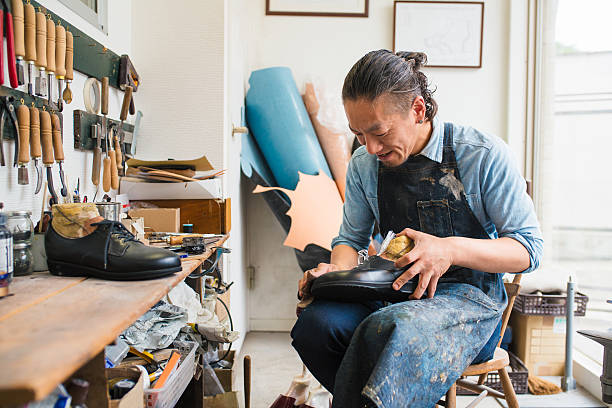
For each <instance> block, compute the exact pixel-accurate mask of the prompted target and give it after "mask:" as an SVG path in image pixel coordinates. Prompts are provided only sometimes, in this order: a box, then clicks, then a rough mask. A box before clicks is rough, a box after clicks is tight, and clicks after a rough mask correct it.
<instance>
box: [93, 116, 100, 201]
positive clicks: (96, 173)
mask: <svg viewBox="0 0 612 408" xmlns="http://www.w3.org/2000/svg"><path fill="white" fill-rule="evenodd" d="M91 137H92V138H93V137H95V138H96V147H94V149H93V164H92V168H91V182H92V183H93V185H94V186H96V189H97V188H98V185H99V184H100V160H102V148H101V144H102V140H101V139H102V134H101V132H100V124H99V123H94V124H92V125H91Z"/></svg>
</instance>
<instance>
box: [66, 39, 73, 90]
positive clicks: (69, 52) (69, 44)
mask: <svg viewBox="0 0 612 408" xmlns="http://www.w3.org/2000/svg"><path fill="white" fill-rule="evenodd" d="M73 54H74V38H73V37H72V33H71V32H70V31H66V79H67V80H69V81H72V79H73V78H74V74H73V73H72V63H73Z"/></svg>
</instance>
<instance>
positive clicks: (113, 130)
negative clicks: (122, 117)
mask: <svg viewBox="0 0 612 408" xmlns="http://www.w3.org/2000/svg"><path fill="white" fill-rule="evenodd" d="M111 135H112V136H111ZM116 135H117V125H115V124H114V123H112V124H111V126H110V129H109V130H108V136H109V140H108V143H109V148H110V151H109V152H108V155H109V157H110V160H111V163H110V174H111V188H112V189H113V190H117V189H118V188H119V173H118V169H117V162H118V160H117V157H118V156H119V152H117V149H116V148H113V141H114V140H115V138H116Z"/></svg>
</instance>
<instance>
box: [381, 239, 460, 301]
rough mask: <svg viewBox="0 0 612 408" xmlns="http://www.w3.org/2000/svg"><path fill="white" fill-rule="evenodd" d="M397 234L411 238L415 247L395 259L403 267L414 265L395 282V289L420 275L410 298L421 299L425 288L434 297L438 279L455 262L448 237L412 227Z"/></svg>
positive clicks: (428, 294)
mask: <svg viewBox="0 0 612 408" xmlns="http://www.w3.org/2000/svg"><path fill="white" fill-rule="evenodd" d="M397 235H398V236H399V235H405V236H407V237H408V238H411V239H412V240H413V241H414V248H412V250H411V251H410V252H408V253H407V254H406V255H404V256H402V257H401V258H399V259H398V260H397V261H395V266H396V267H398V268H403V267H405V266H406V265H408V264H411V263H413V265H412V266H411V267H410V268H408V270H406V271H405V272H404V273H403V274H402V275H401V276H400V277H399V278H397V279H396V280H395V282H393V289H395V290H399V289H400V288H401V287H402V286H404V284H406V282H408V281H409V280H410V279H412V278H413V277H414V276H416V275H419V284H418V286H417V287H416V289H415V291H414V293H413V294H412V295H411V296H410V298H411V299H420V298H421V297H422V296H423V294H424V293H425V290H427V297H428V298H432V297H433V296H434V293H436V287H437V286H438V279H440V277H441V276H442V275H444V273H446V271H447V270H448V268H450V266H451V265H452V263H453V262H452V258H451V251H450V248H449V247H448V245H449V244H448V239H445V238H439V237H436V236H434V235H429V234H425V233H423V232H419V231H415V230H413V229H410V228H406V229H404V230H403V231H402V232H400V233H399V234H397Z"/></svg>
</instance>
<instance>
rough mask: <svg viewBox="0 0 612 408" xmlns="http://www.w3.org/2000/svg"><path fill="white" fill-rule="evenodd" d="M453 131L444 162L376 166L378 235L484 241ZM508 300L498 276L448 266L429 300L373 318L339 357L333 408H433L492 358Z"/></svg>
mask: <svg viewBox="0 0 612 408" xmlns="http://www.w3.org/2000/svg"><path fill="white" fill-rule="evenodd" d="M452 129H453V128H452V125H451V124H449V123H446V124H445V126H444V143H443V145H444V146H443V158H442V163H438V162H436V161H433V160H430V159H428V158H426V157H424V156H421V155H419V156H414V157H410V158H409V159H408V160H407V161H406V162H405V163H404V164H402V165H400V166H398V167H392V168H388V167H384V166H382V165H380V164H379V169H378V206H379V211H380V227H381V231H383V232H385V233H386V231H395V232H400V231H402V230H403V229H404V228H411V229H414V230H418V231H422V232H425V233H427V234H431V235H435V236H438V237H448V236H461V237H468V238H477V239H489V238H490V237H489V236H488V234H487V233H486V232H485V230H484V228H483V227H482V225H481V224H480V222H479V221H478V219H477V218H476V217H475V216H474V213H473V212H472V210H471V209H470V207H469V204H468V201H467V199H466V196H465V191H464V188H463V183H462V182H461V177H460V174H459V170H458V168H457V162H456V159H455V152H454V150H453V135H452ZM414 279H415V280H416V281H418V275H417V276H416V277H415V278H414ZM506 302H507V296H506V291H505V289H504V285H503V281H502V274H495V273H486V272H479V271H475V270H472V269H468V268H462V267H456V266H452V267H451V268H450V269H449V270H448V271H447V272H446V273H445V274H444V275H443V276H442V277H441V278H440V280H439V283H438V288H437V290H436V293H435V296H434V297H433V298H432V299H421V300H411V301H407V302H401V303H395V304H392V305H390V306H387V307H384V308H382V309H379V310H377V311H376V312H374V313H372V314H371V315H369V316H368V317H367V318H366V319H365V320H364V321H363V322H362V323H361V324H360V325H359V327H358V328H357V330H356V331H355V333H354V335H353V337H352V338H351V342H350V345H349V347H348V349H347V351H346V354H345V355H344V358H343V359H342V363H341V365H340V368H339V370H338V372H337V374H336V382H335V386H334V399H333V407H334V408H355V407H370V406H376V407H385V408H392V407H397V408H406V407H411V408H418V407H425V408H430V407H433V406H434V405H435V403H436V402H438V400H439V399H440V398H441V397H442V396H443V395H444V394H445V393H446V391H447V390H448V389H449V388H450V386H451V385H452V384H453V383H454V382H455V381H456V380H457V379H458V378H459V377H460V375H461V373H462V372H463V370H464V369H465V368H466V367H467V366H468V365H470V363H472V361H474V359H475V357H476V356H478V355H479V352H480V351H481V350H483V348H488V349H489V350H491V354H492V351H493V350H494V348H495V343H497V340H498V339H499V337H498V336H499V334H498V331H497V333H496V336H492V335H493V333H494V331H496V330H495V329H496V327H497V326H498V323H499V322H500V319H501V315H502V312H503V309H504V307H505V306H506ZM485 346H486V347H485Z"/></svg>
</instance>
